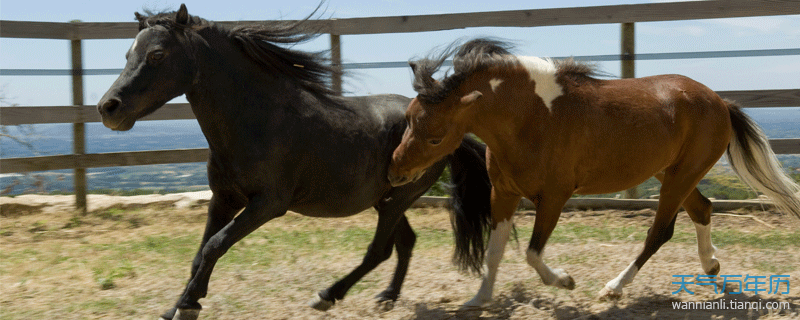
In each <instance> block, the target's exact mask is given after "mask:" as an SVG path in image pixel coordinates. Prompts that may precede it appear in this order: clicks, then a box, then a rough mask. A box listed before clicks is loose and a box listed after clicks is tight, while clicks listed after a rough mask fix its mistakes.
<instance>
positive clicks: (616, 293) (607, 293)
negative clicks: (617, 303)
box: [597, 287, 622, 301]
mask: <svg viewBox="0 0 800 320" xmlns="http://www.w3.org/2000/svg"><path fill="white" fill-rule="evenodd" d="M620 298H622V290H614V289H611V288H609V287H603V290H600V293H598V294H597V300H600V301H612V300H619V299H620Z"/></svg>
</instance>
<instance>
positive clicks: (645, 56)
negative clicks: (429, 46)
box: [0, 48, 800, 76]
mask: <svg viewBox="0 0 800 320" xmlns="http://www.w3.org/2000/svg"><path fill="white" fill-rule="evenodd" d="M797 55H800V48H794V49H764V50H737V51H703V52H667V53H637V54H636V56H635V59H636V60H675V59H708V58H743V57H778V56H797ZM551 58H553V59H568V58H572V59H575V60H581V61H597V62H600V61H619V60H622V57H621V55H619V54H603V55H586V56H563V57H551ZM444 65H445V66H452V65H453V61H452V60H446V61H445V63H444ZM373 68H381V69H385V68H408V62H407V61H392V62H352V63H342V69H345V70H348V69H373ZM120 73H122V69H121V68H119V69H84V70H83V75H85V76H107V75H118V74H120ZM72 74H73V71H72V70H70V69H0V76H71V75H72Z"/></svg>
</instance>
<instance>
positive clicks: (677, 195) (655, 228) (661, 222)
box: [599, 161, 714, 299]
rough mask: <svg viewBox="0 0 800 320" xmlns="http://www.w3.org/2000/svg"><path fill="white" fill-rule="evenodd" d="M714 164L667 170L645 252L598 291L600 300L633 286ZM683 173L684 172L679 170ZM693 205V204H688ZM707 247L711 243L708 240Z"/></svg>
mask: <svg viewBox="0 0 800 320" xmlns="http://www.w3.org/2000/svg"><path fill="white" fill-rule="evenodd" d="M713 164H714V162H711V161H709V163H708V164H707V165H705V166H704V165H698V164H697V163H685V162H684V163H679V164H677V165H674V166H672V167H670V168H668V169H667V170H666V172H667V173H666V174H665V175H664V177H663V179H662V186H661V195H660V198H659V201H658V210H657V211H656V216H655V219H654V221H653V225H652V226H651V227H650V230H648V231H647V238H646V239H645V243H644V248H643V249H642V251H641V253H639V256H638V257H637V258H636V260H634V261H633V262H632V263H631V264H630V265H628V267H627V268H626V269H625V270H624V271H622V273H620V274H619V275H618V276H617V277H616V278H614V279H613V280H611V281H609V282H608V283H606V286H605V287H604V288H603V289H602V290H601V291H600V293H599V297H600V299H606V298H609V299H616V298H619V297H621V296H622V288H623V287H624V286H625V285H627V284H629V283H631V282H633V278H634V277H636V274H637V273H638V272H639V270H641V268H642V266H643V265H644V264H645V262H647V260H648V259H650V257H651V256H652V255H653V254H655V253H656V251H658V249H659V248H660V247H661V246H662V245H663V244H664V243H666V242H667V241H669V239H671V238H672V234H673V231H674V228H675V218H676V215H677V213H678V209H680V207H681V204H682V203H683V202H684V201H685V200H686V199H687V198H688V197H689V195H691V194H692V192H693V191H694V190H695V186H697V183H698V182H700V179H702V178H703V176H705V174H706V172H708V170H709V169H710V168H711V166H712V165H713ZM682 169H683V170H682ZM691 203H692V204H693V205H696V203H694V201H692V202H691ZM693 210H694V208H693ZM709 243H710V240H709Z"/></svg>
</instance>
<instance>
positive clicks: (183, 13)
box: [175, 3, 190, 26]
mask: <svg viewBox="0 0 800 320" xmlns="http://www.w3.org/2000/svg"><path fill="white" fill-rule="evenodd" d="M189 21H190V19H189V10H187V9H186V4H183V3H181V8H180V9H178V12H177V13H175V22H177V23H178V24H180V25H184V26H187V25H189Z"/></svg>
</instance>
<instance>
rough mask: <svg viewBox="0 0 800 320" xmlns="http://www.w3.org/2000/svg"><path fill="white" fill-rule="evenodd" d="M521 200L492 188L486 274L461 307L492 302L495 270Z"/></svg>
mask: <svg viewBox="0 0 800 320" xmlns="http://www.w3.org/2000/svg"><path fill="white" fill-rule="evenodd" d="M521 198H522V197H520V196H518V195H514V194H511V193H504V192H501V191H500V190H498V189H497V188H492V198H491V201H492V202H491V206H492V209H491V210H492V220H493V222H494V223H493V224H494V226H493V228H492V231H491V234H490V236H489V248H488V249H487V250H486V274H485V275H484V276H483V281H481V287H480V289H478V293H476V294H475V296H474V297H473V298H472V299H470V300H469V301H467V302H466V303H464V305H462V307H464V308H476V307H482V306H484V305H487V304H489V303H490V302H492V294H493V291H494V283H495V280H496V279H497V270H498V269H499V268H500V261H501V260H503V253H505V249H506V243H508V237H509V235H510V233H511V229H512V227H513V224H514V222H513V220H512V219H513V217H514V212H516V211H517V207H518V206H519V200H520V199H521Z"/></svg>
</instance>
